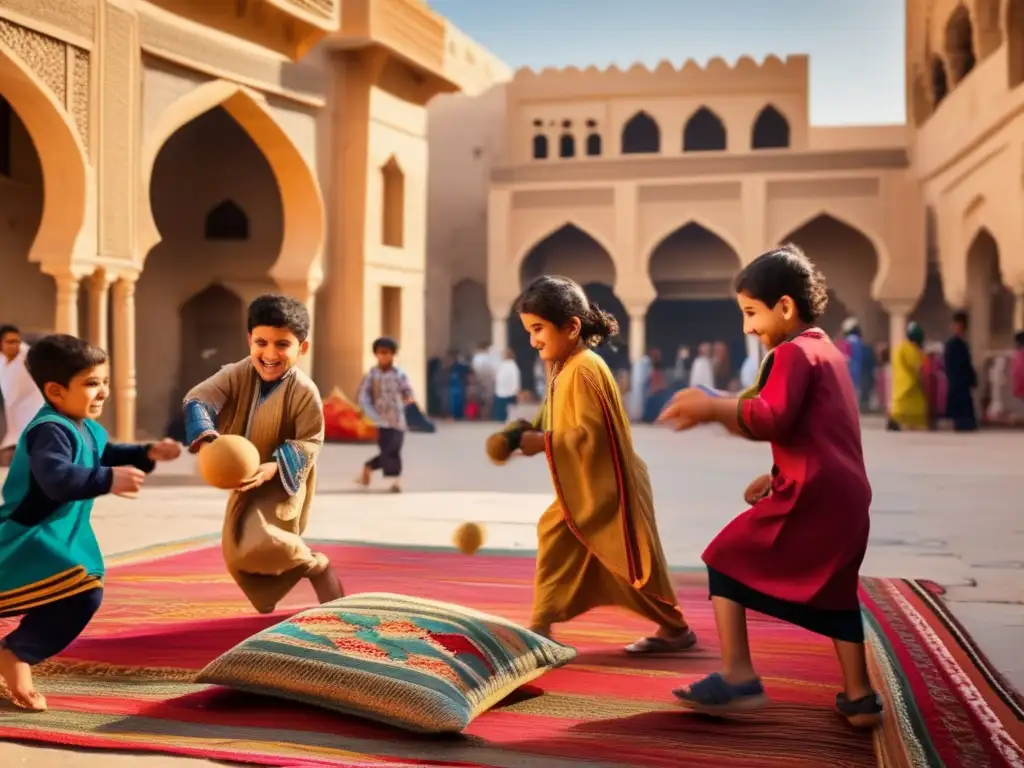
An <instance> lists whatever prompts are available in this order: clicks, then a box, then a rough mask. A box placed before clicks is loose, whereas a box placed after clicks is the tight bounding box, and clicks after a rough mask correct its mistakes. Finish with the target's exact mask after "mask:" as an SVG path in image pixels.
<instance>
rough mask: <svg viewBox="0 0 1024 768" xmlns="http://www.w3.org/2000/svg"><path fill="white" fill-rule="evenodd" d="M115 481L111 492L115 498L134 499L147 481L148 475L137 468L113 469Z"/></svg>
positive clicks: (112, 483) (111, 484)
mask: <svg viewBox="0 0 1024 768" xmlns="http://www.w3.org/2000/svg"><path fill="white" fill-rule="evenodd" d="M110 471H111V472H112V473H113V475H114V479H113V481H112V482H111V483H110V492H111V493H112V494H114V495H115V496H124V497H126V498H129V499H131V498H134V497H135V494H137V493H138V492H139V489H140V488H141V487H142V483H143V482H144V481H145V479H146V473H145V472H143V471H142V470H141V469H138V468H137V467H111V470H110Z"/></svg>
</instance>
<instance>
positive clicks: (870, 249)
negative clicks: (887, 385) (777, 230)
mask: <svg viewBox="0 0 1024 768" xmlns="http://www.w3.org/2000/svg"><path fill="white" fill-rule="evenodd" d="M777 242H779V243H788V242H792V243H794V244H795V245H797V246H798V247H800V248H801V249H802V250H803V251H804V253H805V254H806V255H807V257H808V258H809V259H810V260H811V261H812V262H813V263H814V266H815V267H817V268H818V269H819V270H820V271H821V272H822V273H823V274H824V275H825V281H826V284H827V286H828V291H829V299H830V301H829V306H828V307H827V308H826V310H825V315H824V316H823V317H821V318H820V319H819V321H818V324H819V325H820V326H821V327H822V328H823V329H824V330H825V331H826V332H827V333H829V334H832V335H833V336H836V335H838V333H839V331H840V328H841V326H842V323H843V321H844V320H845V319H846V318H847V317H848V316H850V315H851V314H852V315H854V316H856V317H857V319H858V320H859V321H860V327H861V330H862V331H863V335H864V340H865V341H867V342H869V343H875V342H879V341H885V340H887V339H888V335H889V329H888V327H887V326H888V318H887V315H886V312H885V310H884V309H883V307H882V306H881V305H880V304H879V302H878V301H877V300H876V299H875V298H874V297H875V295H876V290H875V287H876V285H877V283H878V278H879V275H880V273H881V272H882V269H883V258H884V256H883V249H882V247H881V246H880V245H879V242H878V241H877V239H876V238H875V237H873V236H872V234H871V233H870V232H869V231H866V230H865V229H864V228H863V227H859V226H857V225H856V224H854V223H853V222H850V221H847V220H845V219H844V218H843V217H841V216H838V215H836V214H834V213H831V212H822V213H818V214H816V215H814V216H811V217H809V218H807V219H804V220H803V221H802V222H801V223H800V224H799V225H797V226H796V227H793V228H792V229H790V230H789V231H788V232H787V233H785V234H784V235H782V236H781V237H779V238H778V239H777Z"/></svg>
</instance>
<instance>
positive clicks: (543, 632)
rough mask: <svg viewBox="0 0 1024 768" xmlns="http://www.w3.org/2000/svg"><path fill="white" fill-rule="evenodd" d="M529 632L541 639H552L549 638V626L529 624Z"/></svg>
mask: <svg viewBox="0 0 1024 768" xmlns="http://www.w3.org/2000/svg"><path fill="white" fill-rule="evenodd" d="M530 631H531V632H533V633H534V634H536V635H540V636H541V637H546V638H547V639H548V640H551V639H553V638H552V637H551V625H550V624H531V625H530Z"/></svg>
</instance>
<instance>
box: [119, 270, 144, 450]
mask: <svg viewBox="0 0 1024 768" xmlns="http://www.w3.org/2000/svg"><path fill="white" fill-rule="evenodd" d="M138 277H139V276H138V274H135V273H128V274H122V275H119V276H118V280H117V282H115V283H114V287H113V294H114V296H113V299H114V354H113V358H114V376H113V379H114V405H115V407H116V409H117V414H116V415H117V423H116V428H115V432H116V434H117V439H118V440H119V441H122V442H132V441H134V440H135V401H136V398H137V395H138V393H137V391H136V389H135V281H136V280H138Z"/></svg>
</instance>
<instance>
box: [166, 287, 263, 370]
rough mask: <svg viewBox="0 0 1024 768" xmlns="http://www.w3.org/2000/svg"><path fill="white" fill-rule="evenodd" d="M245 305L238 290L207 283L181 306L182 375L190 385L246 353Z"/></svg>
mask: <svg viewBox="0 0 1024 768" xmlns="http://www.w3.org/2000/svg"><path fill="white" fill-rule="evenodd" d="M245 309H246V305H245V302H244V301H242V298H241V297H240V296H239V295H238V294H237V293H235V292H234V291H232V290H230V289H229V288H225V287H224V286H223V285H219V284H214V285H210V286H207V287H206V288H204V289H203V290H201V291H200V292H199V293H197V294H195V295H193V296H192V297H191V298H190V299H189V300H188V301H186V302H185V303H184V304H183V305H182V306H181V309H180V310H179V316H180V318H181V379H182V383H183V384H185V386H186V387H189V386H191V383H195V382H199V381H203V380H204V379H206V378H209V377H210V376H212V375H213V374H215V373H216V372H217V371H219V370H220V369H221V368H222V367H224V366H225V365H227V364H229V363H234V362H236V361H237V360H239V359H241V358H243V357H245V355H246V354H247V348H246V343H245V340H246V327H245V325H246V323H245V319H246V318H245ZM197 342H198V343H197Z"/></svg>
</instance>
